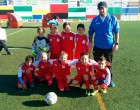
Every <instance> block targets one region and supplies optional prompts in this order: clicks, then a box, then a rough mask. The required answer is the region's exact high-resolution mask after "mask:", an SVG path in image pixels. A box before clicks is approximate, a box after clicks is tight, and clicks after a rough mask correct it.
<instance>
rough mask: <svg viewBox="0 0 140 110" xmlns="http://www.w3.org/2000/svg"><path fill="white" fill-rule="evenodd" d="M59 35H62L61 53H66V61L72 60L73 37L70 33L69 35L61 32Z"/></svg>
mask: <svg viewBox="0 0 140 110" xmlns="http://www.w3.org/2000/svg"><path fill="white" fill-rule="evenodd" d="M61 35H62V51H65V52H67V53H68V60H73V58H74V48H75V35H74V33H72V32H69V33H66V32H62V33H61Z"/></svg>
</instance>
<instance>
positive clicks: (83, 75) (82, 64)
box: [72, 52, 92, 96]
mask: <svg viewBox="0 0 140 110" xmlns="http://www.w3.org/2000/svg"><path fill="white" fill-rule="evenodd" d="M74 67H75V68H76V70H77V76H76V77H75V78H74V79H73V81H72V84H73V85H81V84H83V83H84V84H85V86H86V91H85V92H86V93H85V95H87V96H88V95H91V91H90V80H91V77H92V65H91V63H90V62H89V54H87V53H85V52H83V53H81V55H80V60H79V61H77V62H76V63H75V65H74Z"/></svg>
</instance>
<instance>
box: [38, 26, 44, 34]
mask: <svg viewBox="0 0 140 110" xmlns="http://www.w3.org/2000/svg"><path fill="white" fill-rule="evenodd" d="M40 30H43V32H44V33H45V29H44V28H43V27H38V28H37V32H38V31H40Z"/></svg>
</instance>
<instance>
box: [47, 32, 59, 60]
mask: <svg viewBox="0 0 140 110" xmlns="http://www.w3.org/2000/svg"><path fill="white" fill-rule="evenodd" d="M48 40H49V41H50V45H51V47H50V53H51V56H50V58H51V59H58V58H59V55H60V52H61V36H60V35H58V34H56V35H51V34H49V35H48Z"/></svg>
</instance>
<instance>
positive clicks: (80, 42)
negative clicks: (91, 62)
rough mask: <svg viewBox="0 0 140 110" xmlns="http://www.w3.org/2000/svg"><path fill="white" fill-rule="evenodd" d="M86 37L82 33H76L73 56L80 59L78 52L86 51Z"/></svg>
mask: <svg viewBox="0 0 140 110" xmlns="http://www.w3.org/2000/svg"><path fill="white" fill-rule="evenodd" d="M88 42H89V40H88V37H87V36H86V35H85V34H84V35H79V34H76V51H75V58H76V59H80V54H81V53H82V52H87V45H88Z"/></svg>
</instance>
